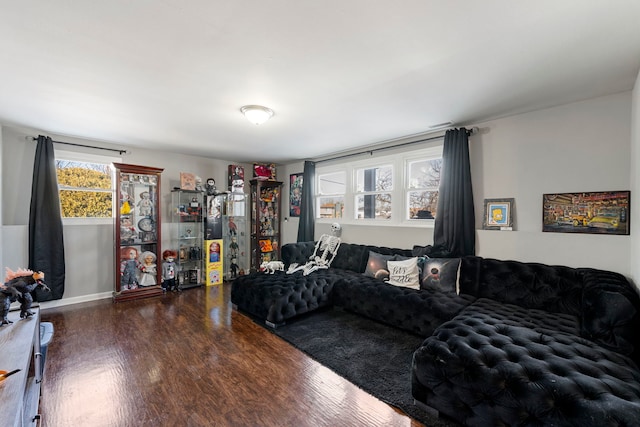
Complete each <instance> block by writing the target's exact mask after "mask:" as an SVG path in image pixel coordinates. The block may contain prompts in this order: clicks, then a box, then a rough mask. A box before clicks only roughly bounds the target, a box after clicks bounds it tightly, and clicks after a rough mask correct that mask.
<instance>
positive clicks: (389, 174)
mask: <svg viewBox="0 0 640 427" xmlns="http://www.w3.org/2000/svg"><path fill="white" fill-rule="evenodd" d="M356 173H357V177H356V181H357V183H356V191H358V192H360V193H362V192H364V191H390V190H393V168H392V167H391V166H376V167H373V168H368V169H358V171H357V172H356Z"/></svg>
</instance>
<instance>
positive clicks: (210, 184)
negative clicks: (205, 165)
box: [205, 178, 218, 196]
mask: <svg viewBox="0 0 640 427" xmlns="http://www.w3.org/2000/svg"><path fill="white" fill-rule="evenodd" d="M205 188H206V190H207V196H215V195H217V194H218V190H216V180H215V179H213V178H207V184H206V185H205Z"/></svg>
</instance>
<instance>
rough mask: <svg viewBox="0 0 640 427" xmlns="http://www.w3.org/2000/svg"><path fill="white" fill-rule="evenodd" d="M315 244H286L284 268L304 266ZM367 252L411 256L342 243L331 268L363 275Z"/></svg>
mask: <svg viewBox="0 0 640 427" xmlns="http://www.w3.org/2000/svg"><path fill="white" fill-rule="evenodd" d="M315 244H316V242H299V243H287V244H286V245H284V246H282V250H281V255H282V261H283V262H284V265H285V268H288V267H289V265H290V264H292V263H298V264H304V263H306V262H307V261H309V257H310V256H311V255H312V254H313V251H314V249H315ZM369 251H373V252H378V253H380V254H383V255H402V256H406V257H410V256H411V249H398V248H387V247H383V246H370V245H358V244H354V243H342V244H340V247H339V248H338V254H337V255H336V257H335V258H334V260H333V262H332V263H331V267H332V268H340V269H343V270H351V271H355V272H356V273H364V270H365V269H366V267H367V261H368V259H369Z"/></svg>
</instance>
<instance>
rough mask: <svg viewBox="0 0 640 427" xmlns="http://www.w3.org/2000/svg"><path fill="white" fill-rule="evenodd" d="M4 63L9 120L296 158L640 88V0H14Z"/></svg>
mask: <svg viewBox="0 0 640 427" xmlns="http://www.w3.org/2000/svg"><path fill="white" fill-rule="evenodd" d="M0 61H1V64H2V65H1V66H0V123H3V124H5V125H19V126H27V127H32V128H36V129H40V130H44V131H46V132H50V133H53V134H58V135H67V136H75V137H81V138H87V139H94V140H98V141H108V142H114V143H116V144H122V145H132V146H138V147H155V148H160V149H165V150H170V151H178V152H183V153H186V154H194V155H202V156H208V157H214V158H220V159H227V160H236V161H275V162H287V161H292V160H297V159H305V158H315V157H318V156H322V155H325V154H327V153H334V152H339V151H343V150H346V149H350V148H353V147H360V146H366V145H369V144H373V143H378V142H381V141H385V140H389V139H394V138H398V137H402V136H405V135H411V134H416V133H422V132H426V131H428V130H429V127H430V126H433V125H436V124H439V123H443V122H452V123H455V124H456V125H465V124H467V125H469V124H473V123H477V122H478V121H481V120H485V119H490V118H497V117H502V116H507V115H512V114H517V113H521V112H526V111H531V110H535V109H539V108H544V107H549V106H553V105H559V104H564V103H568V102H573V101H577V100H581V99H587V98H592V97H596V96H601V95H606V94H610V93H616V92H621V91H626V90H630V89H632V87H633V84H634V81H635V79H636V76H637V75H638V70H639V69H640V1H639V0H590V1H586V0H528V1H524V0H522V1H513V0H484V1H476V0H446V1H445V0H399V1H393V2H392V1H378V2H373V1H370V0H325V1H308V0H235V1H222V0H189V1H185V0H136V1H131V0H109V1H99V0H93V1H89V0H85V1H82V0H0ZM245 104H262V105H266V106H268V107H270V108H272V109H273V110H274V111H275V116H274V117H273V118H272V119H271V120H270V121H269V122H267V123H266V124H263V125H260V126H256V125H252V124H250V123H249V122H248V121H247V120H246V119H245V118H244V117H243V116H242V115H241V114H240V112H239V109H240V107H241V106H243V105H245Z"/></svg>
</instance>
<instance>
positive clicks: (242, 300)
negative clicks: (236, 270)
mask: <svg viewBox="0 0 640 427" xmlns="http://www.w3.org/2000/svg"><path fill="white" fill-rule="evenodd" d="M350 274H355V273H352V272H348V271H342V270H338V269H329V270H319V271H317V272H314V273H312V274H310V275H308V276H303V275H302V272H297V273H295V274H286V273H285V272H283V271H276V272H275V273H274V274H265V273H252V274H249V275H246V276H240V277H238V278H237V279H236V280H234V282H233V286H232V288H231V302H232V304H234V305H235V306H236V307H237V308H238V309H239V310H242V311H244V312H246V313H249V314H251V315H253V316H255V317H257V318H259V319H261V320H264V321H265V322H266V323H267V324H268V325H269V326H271V327H276V326H278V325H281V324H283V323H284V321H285V320H287V319H290V318H292V317H294V316H297V315H300V314H303V313H307V312H310V311H313V310H315V309H317V308H320V307H324V306H328V305H330V304H331V291H332V289H333V286H334V284H335V283H336V282H337V281H339V280H342V278H343V277H344V276H345V275H350Z"/></svg>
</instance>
